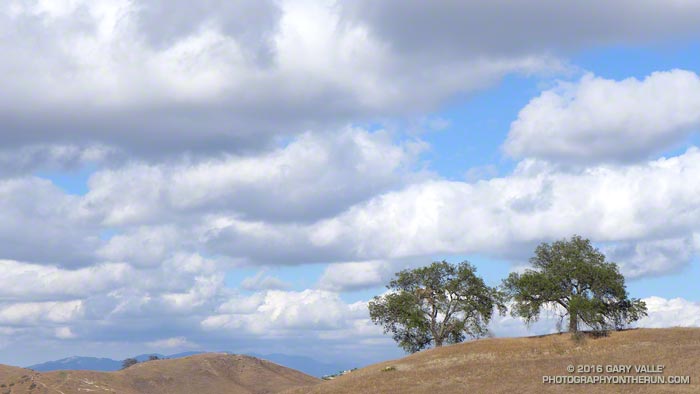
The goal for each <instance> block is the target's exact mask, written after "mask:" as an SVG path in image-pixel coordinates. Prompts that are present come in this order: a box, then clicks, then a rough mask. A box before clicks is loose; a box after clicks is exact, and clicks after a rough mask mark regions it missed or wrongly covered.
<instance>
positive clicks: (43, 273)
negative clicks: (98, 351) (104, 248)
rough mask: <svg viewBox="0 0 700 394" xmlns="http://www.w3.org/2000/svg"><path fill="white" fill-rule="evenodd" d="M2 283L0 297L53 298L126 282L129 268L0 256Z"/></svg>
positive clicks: (105, 289) (130, 272)
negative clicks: (68, 266) (75, 266)
mask: <svg viewBox="0 0 700 394" xmlns="http://www.w3.org/2000/svg"><path fill="white" fill-rule="evenodd" d="M0 272H1V273H2V278H3V281H4V284H3V286H2V287H0V300H18V301H21V300H24V301H27V300H34V301H39V300H57V299H65V298H75V297H87V296H89V295H91V294H94V293H102V292H109V291H110V290H112V289H115V288H117V287H120V286H124V285H126V284H127V281H128V279H129V278H130V277H133V270H132V268H131V267H130V266H129V265H127V264H124V263H108V264H102V265H94V266H90V267H84V268H80V269H76V270H67V269H61V268H58V267H56V266H50V265H48V266H47V265H38V264H31V263H22V262H18V261H12V260H0Z"/></svg>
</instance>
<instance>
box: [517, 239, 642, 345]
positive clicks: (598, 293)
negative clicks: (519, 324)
mask: <svg viewBox="0 0 700 394" xmlns="http://www.w3.org/2000/svg"><path fill="white" fill-rule="evenodd" d="M530 263H531V264H532V266H533V269H528V270H526V271H525V272H524V273H522V274H519V273H511V274H510V276H509V277H508V278H507V279H505V280H504V281H503V287H504V289H505V292H506V294H508V295H509V296H510V297H512V300H513V301H514V303H513V306H512V307H511V313H512V314H513V316H519V317H522V318H523V319H524V320H525V321H526V322H527V323H528V324H529V323H531V322H533V321H536V320H537V319H538V318H539V315H540V311H541V310H542V309H543V308H545V307H550V308H552V309H554V310H559V311H562V313H561V319H560V321H559V322H560V326H561V323H562V322H563V320H564V319H565V318H568V326H569V331H570V332H573V333H576V332H578V330H579V328H581V324H582V323H583V324H585V325H587V326H588V327H590V328H592V329H594V330H598V331H602V330H609V329H612V328H614V329H621V328H623V327H625V326H626V325H628V324H630V323H632V322H634V321H637V320H639V319H640V318H642V317H644V316H646V315H647V313H646V305H645V303H644V301H641V300H639V299H636V298H629V296H628V294H627V290H626V288H625V278H624V277H623V276H622V274H621V273H620V271H619V269H618V267H617V264H615V263H613V262H608V261H606V259H605V255H604V254H603V253H601V252H600V251H598V249H596V248H594V247H593V246H592V245H591V242H590V241H589V240H588V239H584V238H582V237H580V236H577V235H575V236H573V237H572V238H571V239H570V240H566V239H564V240H560V241H556V242H553V243H551V244H549V243H542V244H540V245H539V246H538V247H537V248H536V249H535V255H534V257H532V258H531V259H530Z"/></svg>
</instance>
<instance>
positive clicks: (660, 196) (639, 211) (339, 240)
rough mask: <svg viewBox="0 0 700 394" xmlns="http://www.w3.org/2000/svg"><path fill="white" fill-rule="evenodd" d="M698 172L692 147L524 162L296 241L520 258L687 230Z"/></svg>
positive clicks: (369, 209)
mask: <svg viewBox="0 0 700 394" xmlns="http://www.w3.org/2000/svg"><path fill="white" fill-rule="evenodd" d="M698 172H700V151H698V150H697V149H696V148H692V149H690V150H688V151H687V152H686V153H685V154H682V155H680V156H678V157H673V158H669V159H660V160H656V161H651V162H648V163H645V164H640V165H635V166H629V167H616V166H598V167H594V168H589V169H587V170H585V171H583V172H580V173H564V172H558V171H556V170H547V169H545V170H540V171H536V172H531V171H529V170H528V168H520V169H518V170H516V172H515V173H514V174H512V175H510V176H507V177H503V178H493V179H491V180H489V181H480V182H477V183H474V184H468V183H463V182H448V181H430V182H423V183H418V184H414V185H411V186H408V187H406V188H405V189H403V190H401V191H396V192H390V193H386V194H383V195H381V196H378V197H376V198H374V199H372V200H371V201H369V202H367V203H364V204H358V205H356V206H354V207H352V208H351V209H349V210H348V211H347V212H345V213H343V214H342V215H339V216H338V217H335V218H332V219H328V220H324V221H321V222H318V223H316V224H315V225H314V226H312V227H310V228H308V229H307V234H308V237H309V238H308V239H309V242H308V243H307V244H303V243H302V245H303V246H304V247H309V245H313V246H314V247H315V248H316V249H317V250H320V251H324V250H327V249H329V248H335V249H336V250H337V251H338V253H339V254H341V255H342V256H343V257H345V260H351V259H374V258H401V257H407V256H418V255H429V254H435V253H451V254H460V253H461V254H465V253H488V254H495V255H500V256H504V255H505V256H506V257H507V256H511V257H517V258H520V259H522V258H524V257H526V256H528V255H529V254H530V253H531V251H532V249H533V247H534V245H535V244H537V243H539V242H542V241H549V240H552V239H559V238H561V237H565V236H568V235H571V234H575V233H578V234H584V235H585V236H587V237H590V238H591V239H592V240H593V241H595V242H620V241H626V242H629V241H641V240H653V239H658V240H661V239H664V238H665V237H664V234H671V233H672V234H685V237H691V236H692V234H693V233H694V232H695V231H696V230H697V227H696V224H697V223H698V220H699V219H700V217H699V215H700V206H698V204H697V199H696V198H695V196H696V195H697V194H698V193H700V189H698V183H697V182H695V179H696V177H697V174H698ZM273 239H274V238H273ZM523 251H525V253H523ZM677 267H678V265H677V263H676V262H674V261H671V260H670V259H666V260H663V259H656V260H654V261H647V262H638V263H637V264H636V265H634V266H632V265H630V268H633V271H634V273H635V274H636V275H644V274H650V273H659V272H662V271H665V270H668V269H672V268H677Z"/></svg>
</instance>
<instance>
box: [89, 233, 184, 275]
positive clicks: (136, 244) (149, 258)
mask: <svg viewBox="0 0 700 394" xmlns="http://www.w3.org/2000/svg"><path fill="white" fill-rule="evenodd" d="M183 239H185V237H183V236H181V235H180V234H179V231H178V229H176V228H174V227H172V226H154V227H146V226H141V227H138V228H137V229H134V230H131V231H129V232H127V233H124V234H117V235H114V236H113V237H111V238H110V239H109V241H108V242H107V243H106V244H105V245H103V246H102V247H101V248H100V249H99V250H98V251H97V256H98V257H100V258H103V259H105V260H108V261H129V262H130V263H132V264H134V265H138V266H158V265H160V264H161V263H162V262H163V261H164V260H165V259H166V258H167V257H169V256H170V255H171V254H172V251H173V250H175V249H176V247H177V246H180V247H181V246H183V245H178V243H180V242H181V241H182V240H183Z"/></svg>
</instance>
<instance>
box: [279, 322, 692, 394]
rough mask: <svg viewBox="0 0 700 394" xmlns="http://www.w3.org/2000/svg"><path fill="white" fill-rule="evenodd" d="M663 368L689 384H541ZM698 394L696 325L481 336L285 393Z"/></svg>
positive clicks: (665, 372) (668, 373)
mask: <svg viewBox="0 0 700 394" xmlns="http://www.w3.org/2000/svg"><path fill="white" fill-rule="evenodd" d="M585 364H588V365H613V364H618V365H641V364H645V365H646V364H649V365H658V364H663V365H665V371H664V373H663V375H689V376H690V381H691V384H690V385H634V386H621V385H600V384H599V385H546V384H543V383H542V377H543V376H545V375H546V376H548V375H572V374H570V373H568V372H567V371H566V367H567V366H568V365H585ZM542 392H551V393H559V392H572V393H698V392H700V328H670V329H638V330H628V331H619V332H612V333H610V336H608V337H603V338H597V339H593V338H585V339H584V340H582V341H580V342H575V341H573V340H572V339H571V336H570V335H569V334H554V335H546V336H539V337H525V338H494V339H481V340H477V341H471V342H466V343H461V344H457V345H452V346H446V347H442V348H436V349H430V350H426V351H422V352H419V353H416V354H413V355H410V356H408V357H405V358H402V359H398V360H392V361H386V362H383V363H379V364H375V365H371V366H368V367H365V368H362V369H359V370H357V371H354V372H352V373H349V374H347V375H344V376H341V377H338V378H337V379H334V380H332V381H328V382H324V383H321V384H320V385H317V386H314V387H313V388H311V389H310V388H303V389H297V390H289V391H287V392H286V393H287V394H302V393H304V394H305V393H309V394H326V393H329V394H330V393H334V394H336V393H337V394H344V393H347V394H355V393H430V394H437V393H440V394H443V393H444V394H449V393H460V394H463V393H542Z"/></svg>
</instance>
